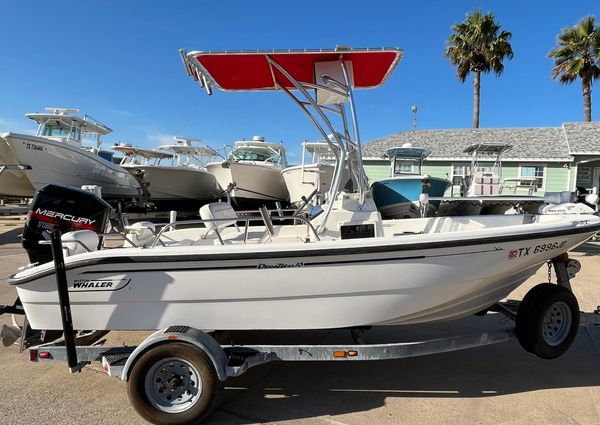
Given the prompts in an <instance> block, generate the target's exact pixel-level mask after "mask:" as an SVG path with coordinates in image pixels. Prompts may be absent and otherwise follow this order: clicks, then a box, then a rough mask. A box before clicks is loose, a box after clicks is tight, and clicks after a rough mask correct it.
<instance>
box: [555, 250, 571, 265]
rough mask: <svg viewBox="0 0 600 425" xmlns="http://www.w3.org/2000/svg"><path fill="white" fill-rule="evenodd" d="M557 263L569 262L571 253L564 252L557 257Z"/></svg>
mask: <svg viewBox="0 0 600 425" xmlns="http://www.w3.org/2000/svg"><path fill="white" fill-rule="evenodd" d="M555 260H556V262H557V263H566V262H568V261H569V253H568V252H563V253H562V254H560V255H559V256H557V257H556V258H555Z"/></svg>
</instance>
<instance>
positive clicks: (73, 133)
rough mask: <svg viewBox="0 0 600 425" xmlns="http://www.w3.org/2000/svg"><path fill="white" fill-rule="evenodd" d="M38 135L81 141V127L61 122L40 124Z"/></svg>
mask: <svg viewBox="0 0 600 425" xmlns="http://www.w3.org/2000/svg"><path fill="white" fill-rule="evenodd" d="M38 136H42V137H56V138H61V139H68V140H75V141H81V129H80V128H77V127H74V126H68V125H64V124H62V123H60V122H58V123H52V124H50V123H45V124H42V125H41V126H40V128H39V130H38Z"/></svg>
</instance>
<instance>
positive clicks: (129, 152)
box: [112, 143, 173, 159]
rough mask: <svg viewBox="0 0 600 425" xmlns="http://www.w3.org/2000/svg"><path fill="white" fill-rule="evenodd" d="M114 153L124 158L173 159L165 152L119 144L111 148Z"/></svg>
mask: <svg viewBox="0 0 600 425" xmlns="http://www.w3.org/2000/svg"><path fill="white" fill-rule="evenodd" d="M112 149H113V150H114V151H117V152H121V153H122V154H123V155H125V156H141V157H143V158H146V159H150V158H159V159H165V158H173V155H172V154H170V153H167V152H161V151H158V150H155V149H147V148H140V147H136V146H131V145H130V144H125V143H120V144H118V145H114V146H113V147H112Z"/></svg>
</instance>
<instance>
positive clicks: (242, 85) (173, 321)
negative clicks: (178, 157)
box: [9, 49, 600, 330]
mask: <svg viewBox="0 0 600 425" xmlns="http://www.w3.org/2000/svg"><path fill="white" fill-rule="evenodd" d="M400 56H401V51H399V50H397V49H380V50H379V49H370V50H349V49H343V50H338V51H314V50H312V51H307V52H298V51H290V52H280V51H273V52H266V51H260V52H256V51H252V52H234V53H223V52H192V53H189V54H186V55H183V57H184V60H185V62H184V63H185V65H186V69H187V70H188V72H190V75H191V76H192V77H194V78H197V79H200V80H201V81H203V84H205V86H208V88H209V89H210V87H211V86H214V87H218V88H221V89H223V90H236V91H250V90H257V89H259V88H260V89H262V90H283V91H284V92H285V93H286V94H288V95H289V96H291V97H292V98H293V99H294V101H295V102H296V103H297V104H299V105H304V104H306V103H309V104H311V105H313V106H314V108H315V109H316V108H318V111H317V112H318V113H319V114H320V115H319V116H320V117H321V119H322V121H319V120H317V119H316V118H315V115H316V114H317V113H315V115H311V120H312V122H313V123H315V124H316V125H317V128H318V130H319V131H320V132H321V133H323V134H327V133H328V132H327V131H326V130H333V129H334V124H333V122H332V119H333V118H335V117H340V116H342V117H351V119H352V121H353V123H354V125H352V126H350V125H349V124H348V121H347V120H346V119H345V118H343V119H342V120H341V125H342V126H343V128H342V129H340V131H330V133H332V134H334V139H335V143H336V148H339V149H340V150H341V154H340V155H339V156H338V157H337V162H336V167H335V172H334V179H333V182H332V185H331V189H330V191H329V194H328V198H327V199H328V202H327V203H326V204H324V205H322V212H321V213H320V214H318V215H316V216H315V215H297V216H296V218H297V220H298V221H300V224H283V225H281V224H277V223H273V222H272V220H278V219H284V217H279V216H274V217H271V216H270V215H269V214H268V212H267V211H266V210H265V209H262V210H261V214H260V215H258V214H256V216H254V217H246V218H240V217H238V215H237V213H236V212H235V211H234V210H233V208H232V207H231V205H229V204H227V203H212V204H208V205H205V206H203V207H202V209H201V210H200V216H201V217H202V222H203V225H202V226H199V227H195V228H190V225H191V223H190V222H183V223H182V224H185V225H186V226H185V228H182V227H178V228H177V229H176V230H172V229H173V227H170V226H177V223H173V224H171V225H169V226H167V227H165V228H164V229H163V230H161V231H160V232H159V233H158V234H155V231H154V229H153V225H152V224H151V223H150V224H148V225H147V226H148V228H147V229H146V228H144V225H139V226H138V227H135V228H134V229H131V230H132V232H133V235H135V238H134V237H132V238H130V239H129V241H131V242H134V243H136V244H139V245H140V246H144V249H140V248H139V247H123V248H116V249H104V250H97V242H98V236H97V235H96V234H95V233H93V232H91V231H87V230H83V234H82V233H77V232H75V233H74V234H65V235H63V240H64V243H65V246H66V247H67V248H66V249H67V250H68V252H67V253H68V254H69V255H68V256H67V258H66V260H65V269H66V280H67V282H66V283H65V285H66V286H68V291H69V297H70V307H71V312H72V319H73V320H72V322H73V324H74V327H75V329H97V330H102V329H106V330H125V329H145V330H147V329H160V328H164V327H167V326H176V325H184V326H190V327H193V328H196V329H205V330H206V329H244V330H258V329H323V328H345V327H360V326H368V325H388V324H409V323H413V324H414V323H425V322H434V321H443V320H450V319H456V318H460V317H465V316H468V315H471V314H473V313H475V312H480V311H482V310H485V309H487V308H489V307H490V306H493V305H495V304H496V303H497V302H498V301H499V300H501V299H503V298H504V297H506V296H507V295H508V294H509V293H510V292H511V291H512V290H513V289H515V288H516V287H517V286H519V285H520V284H521V283H523V282H524V281H525V280H526V279H527V278H529V277H530V276H532V275H533V274H534V273H535V272H536V270H537V269H538V268H539V267H541V266H543V265H545V264H546V262H547V261H549V260H551V259H555V258H557V257H558V256H560V255H561V254H563V253H565V252H566V251H568V250H570V249H572V248H574V247H576V246H578V245H579V244H581V243H583V242H584V241H586V240H587V239H588V238H589V237H590V236H592V235H594V234H595V233H596V232H598V230H600V217H597V216H594V215H591V214H581V215H571V214H561V213H559V212H558V211H557V213H556V214H554V215H496V216H473V217H432V218H415V219H402V220H382V219H381V215H380V213H379V212H378V211H377V209H376V206H375V203H374V201H373V199H372V196H371V193H370V191H369V185H368V181H367V179H366V175H365V172H364V168H363V167H362V163H361V158H362V157H361V145H360V138H359V135H358V133H357V132H356V129H357V128H358V125H357V124H356V115H355V113H354V111H355V108H354V106H353V96H352V89H353V88H370V87H377V86H379V85H381V84H383V82H384V81H385V80H386V78H387V76H388V75H389V74H390V73H391V72H392V70H393V69H394V68H395V66H396V64H397V63H398V61H399V59H400ZM285 64H288V65H287V67H286V66H285ZM234 65H235V66H234ZM350 71H351V72H350ZM242 77H243V78H242ZM294 87H295V88H296V89H297V90H296V91H292V90H291V88H294ZM315 87H316V89H317V93H316V95H314V94H313V93H314V92H313V89H315ZM308 89H311V90H308ZM209 91H210V90H209ZM318 99H321V103H319V102H318V101H317V100H318ZM346 102H349V103H350V107H349V108H348V107H347V106H346V105H345V103H346ZM348 109H349V111H348ZM303 110H304V111H305V112H307V113H309V114H310V112H309V111H308V110H307V109H306V108H303ZM330 117H332V118H331V119H330ZM352 129H354V130H352ZM342 135H345V136H342ZM262 143H264V142H254V143H253V144H250V145H249V146H252V147H254V145H255V144H259V145H260V146H262V147H263V148H264V147H265V145H262ZM332 143H333V142H332ZM260 152H263V151H260ZM347 162H349V163H350V164H347ZM235 163H236V162H234V161H232V162H231V164H232V165H233V164H235ZM348 165H350V166H348ZM346 168H348V169H353V170H355V171H356V174H354V173H353V174H352V176H351V177H352V179H353V185H351V186H352V188H353V189H354V190H352V191H346V190H345V189H344V188H342V186H341V176H342V170H344V169H346ZM279 175H280V173H279ZM240 183H241V182H240ZM349 186H350V185H346V187H349ZM57 193H58V192H57ZM79 196H80V195H79ZM90 196H91V195H90ZM50 201H52V202H56V200H55V199H50ZM81 204H82V205H80V207H81V208H83V207H85V205H83V202H82V203H81ZM65 205H68V200H67V201H66V202H65ZM33 208H35V206H33ZM35 219H36V220H45V217H43V216H40V215H37V216H36V218H35ZM254 219H258V220H260V221H261V223H262V224H261V225H260V226H248V225H247V224H246V226H245V228H242V226H239V228H238V226H237V224H238V222H239V221H240V220H254ZM246 223H248V221H246ZM30 227H31V226H30ZM79 232H82V231H79ZM84 236H85V237H84ZM78 238H79V239H78ZM73 239H74V240H80V241H82V243H83V242H84V241H86V243H85V244H84V245H85V246H86V247H87V248H86V249H82V246H80V245H77V244H74V243H73V242H69V241H70V240H73ZM129 241H128V243H129ZM32 246H37V245H35V244H32ZM9 283H11V284H12V285H15V287H16V289H17V292H18V294H19V297H20V299H21V301H22V303H23V307H24V309H25V312H26V314H27V317H28V319H29V321H30V323H31V325H32V327H34V328H38V329H62V323H61V315H60V309H59V308H58V304H59V300H58V294H57V286H56V276H55V268H54V265H53V264H52V263H45V264H38V265H32V266H30V267H27V268H24V269H22V270H21V271H19V272H18V273H16V274H15V275H13V276H11V277H10V278H9ZM551 286H555V285H551ZM561 289H562V290H563V292H564V291H565V290H567V289H566V288H561ZM561 296H562V295H561ZM561 302H562V300H558V301H557V302H556V303H557V305H559V306H561V305H562V304H560V303H561ZM563 304H564V302H563ZM561 308H562V307H561ZM573 311H577V310H576V307H575V310H573ZM565 314H567V313H565ZM569 314H570V313H569ZM569 326H570V324H569Z"/></svg>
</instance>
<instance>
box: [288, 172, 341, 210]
mask: <svg viewBox="0 0 600 425" xmlns="http://www.w3.org/2000/svg"><path fill="white" fill-rule="evenodd" d="M334 168H335V167H334V166H333V165H331V164H309V165H305V166H304V169H303V167H302V165H295V166H293V167H288V168H286V169H284V170H283V171H282V172H281V174H282V176H283V179H284V180H285V185H286V187H287V189H288V192H289V194H290V202H291V203H292V204H294V205H300V204H301V203H302V202H303V201H302V197H303V196H305V197H307V198H308V197H309V196H310V195H311V193H313V192H314V191H315V189H318V190H319V192H321V194H325V193H327V192H328V191H329V189H330V188H331V181H332V180H333V171H334ZM322 196H323V195H321V197H322Z"/></svg>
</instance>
